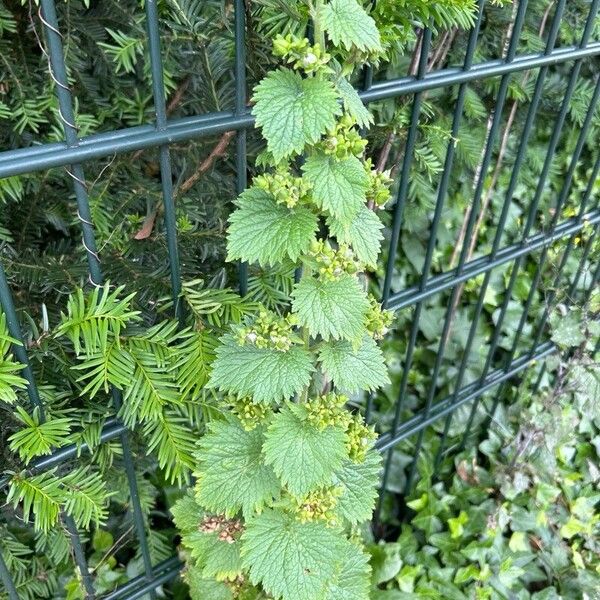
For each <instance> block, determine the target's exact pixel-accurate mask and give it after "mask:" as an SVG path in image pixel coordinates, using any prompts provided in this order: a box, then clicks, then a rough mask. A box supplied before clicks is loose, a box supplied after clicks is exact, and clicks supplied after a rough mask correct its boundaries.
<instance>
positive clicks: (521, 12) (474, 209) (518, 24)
mask: <svg viewBox="0 0 600 600" xmlns="http://www.w3.org/2000/svg"><path fill="white" fill-rule="evenodd" d="M561 1H562V3H563V4H564V2H565V0H561ZM526 10H527V0H522V2H521V3H520V4H519V8H518V11H517V15H516V18H515V23H514V26H513V31H512V35H511V39H510V43H509V47H508V51H507V55H506V62H508V63H510V62H512V61H513V60H514V58H515V56H516V53H517V47H518V43H519V38H520V35H521V29H522V26H523V22H524V19H525V12H526ZM511 76H512V74H511V73H508V74H506V75H504V76H503V77H502V79H501V81H500V88H499V90H498V96H497V99H496V106H495V108H494V116H493V119H492V126H491V128H490V131H489V134H488V138H487V141H486V145H485V150H484V155H483V160H482V161H481V169H480V172H479V176H478V179H477V184H476V187H475V195H474V198H473V202H472V204H471V210H470V213H469V219H468V221H467V227H466V229H465V237H464V242H463V245H462V249H461V253H460V257H459V260H458V266H457V269H456V274H457V276H458V275H460V274H462V272H463V270H464V267H465V264H466V261H467V257H468V254H469V246H470V241H471V237H472V235H473V230H474V228H475V222H476V220H477V214H478V212H479V204H480V202H481V196H482V194H483V187H484V184H485V178H486V174H487V171H488V168H489V165H490V161H491V159H492V153H493V150H494V145H495V141H496V135H497V133H498V129H499V127H500V123H501V121H502V110H503V108H504V103H505V101H506V95H507V92H508V85H509V83H510V78H511ZM459 291H460V286H459V285H455V286H454V287H453V289H452V294H451V299H450V301H449V303H448V308H447V310H446V315H445V318H444V326H443V331H442V335H441V339H440V344H439V348H438V351H437V354H436V358H435V365H434V369H433V374H432V381H431V386H430V388H429V393H428V395H427V400H426V403H425V410H424V416H423V418H424V419H427V417H428V416H429V412H430V410H431V406H432V404H433V399H434V396H435V391H436V387H437V378H438V376H439V371H440V368H441V365H442V360H443V357H444V353H445V348H446V344H447V341H448V337H449V334H450V327H451V324H452V318H453V311H454V307H455V304H456V301H457V299H458V294H459ZM424 435H425V429H421V430H420V431H419V433H418V435H417V441H416V444H415V449H414V452H413V459H412V462H411V465H410V468H409V471H408V476H407V478H406V487H405V494H408V493H409V491H410V489H411V487H412V483H413V480H414V477H415V474H416V469H417V462H418V459H419V454H420V452H421V447H422V445H423V438H424Z"/></svg>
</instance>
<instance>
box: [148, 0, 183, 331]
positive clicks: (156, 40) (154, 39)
mask: <svg viewBox="0 0 600 600" xmlns="http://www.w3.org/2000/svg"><path fill="white" fill-rule="evenodd" d="M146 26H147V30H148V50H149V54H150V71H151V73H152V95H153V96H154V112H155V115H156V130H157V131H164V130H165V128H166V126H167V107H166V102H165V83H164V74H163V68H162V59H161V49H160V33H159V30H158V9H157V6H156V0H146ZM158 151H159V163H160V181H161V186H162V196H163V207H164V210H165V231H166V235H167V248H168V251H169V267H170V272H171V293H172V296H173V303H174V307H175V316H176V317H177V318H178V319H179V321H180V322H181V321H182V319H183V303H182V302H181V298H180V297H179V296H180V293H181V273H180V266H179V249H178V248H177V216H176V214H175V200H174V198H173V173H172V170H171V156H170V152H169V146H168V144H164V145H162V146H159V149H158Z"/></svg>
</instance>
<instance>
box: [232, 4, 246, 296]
mask: <svg viewBox="0 0 600 600" xmlns="http://www.w3.org/2000/svg"><path fill="white" fill-rule="evenodd" d="M234 10H235V17H234V18H235V24H234V30H235V65H234V71H235V114H236V116H240V115H242V114H243V113H244V112H245V110H246V95H247V89H246V13H245V4H244V0H235V9H234ZM246 138H247V133H246V130H245V129H240V130H239V131H238V132H237V135H236V156H235V165H236V192H237V193H238V194H241V193H242V192H243V191H244V190H245V189H246V186H247V185H248V157H247V154H246V153H247V139H246ZM238 277H239V288H240V294H241V295H242V296H245V295H246V294H247V293H248V263H245V262H241V263H240V264H239V267H238Z"/></svg>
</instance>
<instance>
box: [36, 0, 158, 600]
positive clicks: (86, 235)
mask: <svg viewBox="0 0 600 600" xmlns="http://www.w3.org/2000/svg"><path fill="white" fill-rule="evenodd" d="M40 19H41V20H42V23H43V24H44V30H45V33H46V37H47V40H48V47H49V50H50V57H49V58H50V63H49V67H50V73H51V76H52V79H53V80H54V82H55V83H56V92H57V95H58V102H59V108H60V115H61V119H62V120H63V125H64V127H63V129H64V133H65V138H66V142H67V145H68V146H69V147H77V146H78V139H77V130H76V126H75V115H74V111H73V101H72V98H71V91H70V89H69V85H68V80H67V71H66V66H65V59H64V54H63V48H62V35H61V33H60V31H59V30H58V18H57V16H56V7H55V4H54V0H41V10H40ZM68 172H69V175H70V176H71V177H72V179H73V185H74V188H75V194H76V197H77V206H78V217H79V220H80V221H81V227H82V230H83V243H84V246H85V249H86V252H87V258H88V266H89V271H90V281H91V283H92V284H94V285H96V286H98V285H101V283H102V271H101V269H100V259H99V257H98V254H97V251H96V239H95V234H94V228H93V223H92V221H91V212H90V205H89V199H88V193H87V186H86V183H85V176H84V173H83V168H82V167H81V165H73V167H72V170H71V171H68ZM112 397H113V403H114V405H115V409H116V410H117V411H118V410H119V409H120V407H121V402H122V398H121V393H120V392H119V391H118V390H117V389H116V388H113V389H112ZM119 438H120V442H121V446H122V448H123V463H124V466H125V472H126V475H127V482H128V485H129V491H130V497H131V505H132V510H133V520H134V525H135V528H136V533H137V536H138V541H139V544H140V551H141V554H142V560H143V563H144V570H145V574H146V577H147V578H148V581H151V579H152V561H151V559H150V548H149V546H148V538H147V536H146V529H145V524H144V515H143V512H142V507H141V503H140V497H139V492H138V486H137V480H136V476H135V467H134V462H133V453H132V451H131V447H130V445H129V437H128V435H127V433H122V434H121V435H120V436H119ZM85 571H87V567H86V569H85ZM150 597H151V598H152V599H153V598H155V594H154V592H150Z"/></svg>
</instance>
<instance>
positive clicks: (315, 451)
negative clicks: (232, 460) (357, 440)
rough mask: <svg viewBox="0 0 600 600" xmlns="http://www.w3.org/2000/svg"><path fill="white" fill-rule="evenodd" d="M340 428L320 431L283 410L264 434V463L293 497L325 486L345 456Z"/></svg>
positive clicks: (288, 410) (344, 437)
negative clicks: (271, 468)
mask: <svg viewBox="0 0 600 600" xmlns="http://www.w3.org/2000/svg"><path fill="white" fill-rule="evenodd" d="M345 441H346V435H345V434H344V432H343V431H342V430H341V429H337V428H334V427H326V428H325V429H323V430H320V429H319V428H318V427H316V426H315V425H313V424H312V423H310V422H308V421H305V420H303V419H301V418H300V417H298V416H297V415H296V414H294V413H293V412H292V411H291V410H290V409H289V408H285V409H284V410H282V411H281V412H280V413H278V414H276V415H275V417H274V419H273V422H272V423H271V425H270V426H269V428H268V429H267V433H266V435H265V444H264V453H265V461H266V462H267V463H268V464H270V465H272V466H273V469H274V470H275V473H277V475H278V476H279V477H280V478H281V481H282V483H283V484H284V485H285V486H286V487H287V488H288V490H289V491H290V492H291V493H292V494H294V495H295V496H302V495H304V494H306V493H308V492H310V491H311V490H313V489H315V488H316V487H319V486H322V485H328V484H330V483H331V478H332V476H333V474H334V472H335V471H337V470H338V469H339V468H341V466H342V460H343V459H344V458H345V457H346V456H347V451H346V445H345Z"/></svg>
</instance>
